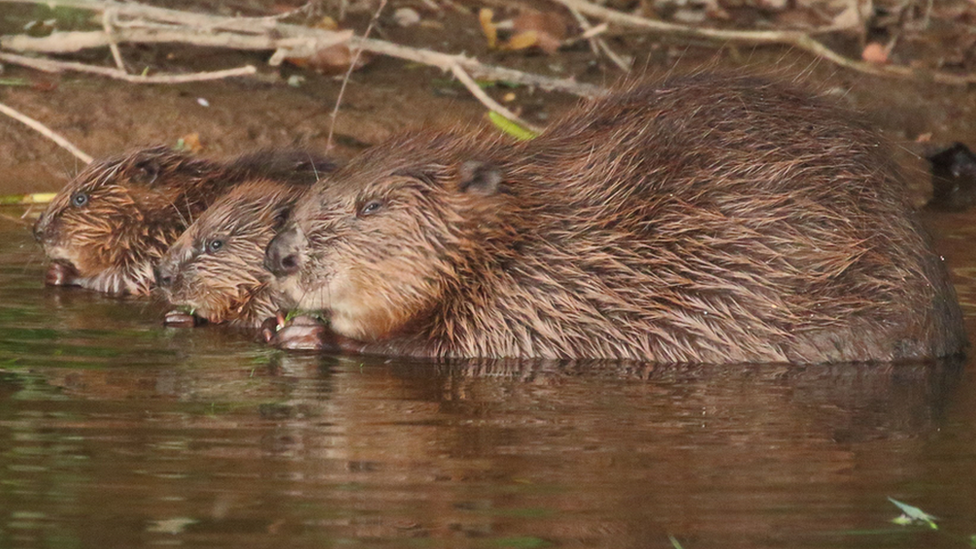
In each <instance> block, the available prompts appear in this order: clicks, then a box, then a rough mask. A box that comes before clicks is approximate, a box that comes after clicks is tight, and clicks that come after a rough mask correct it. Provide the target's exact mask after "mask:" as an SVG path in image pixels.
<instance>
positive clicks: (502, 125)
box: [488, 111, 539, 141]
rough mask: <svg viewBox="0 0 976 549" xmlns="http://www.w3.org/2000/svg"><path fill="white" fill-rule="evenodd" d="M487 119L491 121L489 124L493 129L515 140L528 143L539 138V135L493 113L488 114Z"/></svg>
mask: <svg viewBox="0 0 976 549" xmlns="http://www.w3.org/2000/svg"><path fill="white" fill-rule="evenodd" d="M488 119H489V120H491V123H492V124H494V125H495V127H497V128H498V129H500V130H501V131H503V132H505V133H507V134H508V135H510V136H512V137H514V138H515V139H521V140H522V141H528V140H529V139H535V138H536V137H539V134H537V133H535V132H534V131H532V130H529V129H526V128H523V127H522V126H519V125H518V124H516V123H515V122H512V121H511V120H509V119H507V118H505V117H504V116H502V115H500V114H498V113H497V112H495V111H489V112H488Z"/></svg>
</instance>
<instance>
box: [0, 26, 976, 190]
mask: <svg viewBox="0 0 976 549" xmlns="http://www.w3.org/2000/svg"><path fill="white" fill-rule="evenodd" d="M434 20H435V22H436V23H437V25H435V26H434V27H431V26H426V27H419V28H415V29H412V30H411V29H388V30H387V31H386V36H387V38H389V39H393V40H395V41H397V42H399V43H404V44H409V45H412V46H419V47H428V48H431V49H436V50H438V51H445V52H461V51H463V52H466V53H467V54H469V55H476V56H478V58H479V59H480V60H482V61H483V62H488V63H494V64H499V65H505V66H510V67H513V68H518V69H521V70H526V71H531V72H537V73H540V74H546V75H548V76H555V77H569V76H573V77H575V78H577V79H578V80H580V81H586V82H591V83H596V84H600V85H609V84H612V83H613V82H615V81H617V80H618V79H620V78H621V77H622V73H621V72H620V71H619V70H617V69H615V68H614V67H613V66H612V65H610V64H609V63H608V62H607V61H606V60H597V59H596V58H595V57H594V55H593V54H592V53H591V52H590V51H589V49H587V48H586V47H585V45H581V46H580V47H579V48H571V49H568V50H565V51H564V50H560V51H559V52H557V53H556V54H555V55H542V54H538V53H536V54H526V53H524V52H517V53H513V52H509V53H499V52H489V51H488V50H487V48H486V46H485V44H484V37H483V36H482V34H481V31H480V28H479V26H478V20H477V16H476V15H475V14H474V13H458V12H451V11H445V13H443V14H440V15H438V18H434ZM615 47H616V48H617V49H618V50H619V51H620V53H623V54H627V55H630V56H632V57H633V58H634V59H635V63H634V66H635V67H637V69H636V70H635V72H634V74H636V75H651V77H661V76H663V75H666V74H670V73H675V72H676V73H683V72H688V71H694V70H701V69H702V68H707V69H711V70H734V71H743V70H748V71H751V72H757V73H769V74H772V75H774V76H775V77H777V78H783V79H790V80H793V79H799V80H801V81H803V82H806V83H807V84H808V85H809V86H810V87H811V88H813V89H815V90H816V91H818V92H821V93H826V94H829V95H834V96H836V97H838V98H839V99H840V101H842V102H846V103H848V104H849V105H850V106H851V107H853V108H855V109H857V110H860V111H862V112H865V113H866V115H867V116H868V117H869V118H870V119H871V120H872V121H873V122H874V123H875V124H877V125H878V126H879V127H880V128H882V129H883V130H884V131H885V132H886V134H887V135H888V137H889V139H891V140H892V141H893V142H894V143H895V144H896V147H895V148H896V153H897V154H898V156H899V161H901V162H902V163H903V164H905V165H906V167H907V168H908V171H909V173H910V174H911V175H912V177H911V179H912V185H913V187H915V188H917V189H918V193H919V200H921V199H922V198H921V197H922V195H923V193H924V192H927V189H928V185H929V183H928V175H927V173H926V169H927V168H926V165H925V163H924V162H922V161H920V160H919V159H918V158H917V154H918V153H919V152H920V151H922V150H923V147H924V146H925V145H920V144H917V143H916V141H917V140H919V139H920V138H921V139H922V140H925V139H930V140H931V142H933V143H944V142H951V141H956V140H959V141H968V142H970V143H973V142H974V141H976V135H974V132H973V128H972V122H971V120H972V114H973V112H974V109H976V95H974V94H973V93H971V92H968V91H966V90H965V89H964V88H959V87H950V86H945V85H935V84H927V83H919V82H908V81H900V80H892V79H887V78H881V77H873V76H867V75H863V74H859V73H855V72H852V71H848V70H844V69H838V68H837V67H835V66H833V65H829V64H827V63H826V62H824V61H817V60H815V59H812V58H811V57H810V56H808V55H806V54H802V53H799V52H795V51H794V52H791V51H788V50H785V49H783V48H775V47H765V48H756V49H750V48H743V47H741V46H740V47H739V48H737V49H735V50H734V51H733V50H721V49H714V48H708V47H700V46H689V45H687V44H667V43H662V42H661V41H660V40H658V39H655V38H654V37H648V36H643V37H639V38H628V39H626V40H619V41H617V42H616V43H615ZM123 55H124V56H125V58H126V59H127V60H128V61H130V63H131V64H132V65H133V66H134V67H135V66H138V67H153V68H154V69H156V70H165V71H168V72H191V71H201V70H216V69H221V68H228V67H236V66H241V65H244V64H254V65H255V66H257V67H259V71H260V73H259V74H258V75H256V76H253V77H240V78H234V79H228V80H222V81H213V82H204V83H194V84H181V85H138V84H129V83H125V82H119V81H114V80H109V79H104V78H99V77H93V76H88V75H81V74H69V73H65V74H62V75H47V74H42V73H38V72H36V71H32V70H28V69H23V68H19V67H15V66H11V65H7V66H6V67H5V70H4V74H3V75H4V77H5V78H23V79H25V80H26V81H28V82H30V84H31V85H30V86H24V87H20V86H18V87H11V86H3V87H0V101H3V102H4V103H6V104H8V105H10V106H11V107H13V108H15V109H18V110H20V111H21V112H23V113H25V114H28V115H29V116H32V117H34V118H36V119H38V120H40V121H41V122H42V123H44V124H46V125H48V126H49V127H50V128H52V129H53V130H55V131H57V132H59V133H61V134H62V135H64V136H65V137H66V138H68V139H69V140H70V141H72V142H73V143H75V144H76V145H77V146H79V147H80V148H81V149H82V150H84V151H86V152H87V153H89V154H91V155H93V156H95V157H100V156H104V155H108V154H114V153H116V152H118V151H120V150H124V149H128V148H132V147H135V146H141V145H147V144H159V143H162V144H169V145H175V144H176V143H177V141H178V140H179V139H181V138H183V137H185V136H187V135H190V134H197V135H198V136H199V139H200V142H201V144H202V146H203V151H202V152H203V153H204V154H208V155H232V154H236V153H239V152H241V151H244V150H247V149H252V148H255V147H262V146H274V145H282V146H284V145H295V144H299V145H307V146H310V147H313V148H316V149H319V150H324V149H325V147H326V143H327V137H328V134H329V129H330V125H331V123H332V116H331V115H332V111H333V108H334V106H335V103H336V98H337V96H338V94H339V89H340V86H341V78H340V77H334V76H323V75H320V74H316V73H314V72H311V71H307V70H303V69H299V68H295V67H289V66H284V67H282V68H272V67H269V66H267V64H266V63H265V61H266V59H267V57H268V56H267V55H266V54H260V53H239V52H228V51H220V50H201V49H198V48H189V47H175V46H155V47H151V48H149V47H145V46H140V47H128V48H123ZM86 56H87V57H88V59H86V61H87V62H90V63H103V64H106V65H110V64H111V61H110V56H109V54H108V52H99V53H97V54H95V53H89V54H86ZM295 76H297V77H300V79H301V80H302V81H301V83H300V84H299V85H297V86H293V85H289V83H288V81H289V78H292V77H295ZM488 92H489V93H490V94H491V95H493V96H494V97H495V98H496V99H497V100H499V101H500V102H503V103H504V104H505V105H506V106H508V107H509V108H512V109H513V110H515V111H517V112H519V113H520V114H521V115H522V116H524V117H525V118H526V119H527V120H528V121H530V122H532V123H535V124H538V125H540V126H544V125H545V124H546V123H547V121H549V120H550V119H551V118H552V117H553V116H556V115H558V113H560V112H562V111H563V110H565V109H566V108H568V107H570V106H572V105H573V104H575V102H576V101H577V99H576V98H575V97H571V96H568V95H564V94H557V93H546V92H541V91H537V90H530V89H527V88H517V89H510V88H504V87H495V88H490V89H489V90H488ZM485 112H486V109H485V108H484V107H483V106H482V105H481V104H480V103H478V102H477V101H475V100H474V99H473V98H472V97H471V96H470V94H469V93H468V92H467V91H466V90H464V89H463V88H462V87H460V86H459V85H458V84H457V83H456V82H452V81H451V79H450V78H449V76H447V75H444V74H443V73H441V72H440V71H438V70H436V69H432V68H428V67H422V66H417V65H412V64H409V63H406V62H403V61H400V60H396V59H391V58H382V57H380V58H376V59H374V60H373V61H372V62H371V63H370V64H369V65H368V66H367V67H366V68H364V69H362V70H360V71H358V72H356V73H355V74H354V75H353V77H352V79H351V81H350V82H349V85H348V87H347V89H346V92H345V95H344V97H343V100H342V105H341V109H340V111H339V115H338V117H337V118H336V119H335V137H334V141H335V144H336V148H335V150H334V154H335V155H336V156H337V157H338V158H340V159H342V158H348V157H349V156H351V155H354V154H355V153H356V152H357V151H359V150H362V149H363V148H365V147H368V146H369V145H370V144H373V143H377V142H379V141H382V140H384V139H385V138H387V137H388V136H390V135H391V134H392V133H394V132H397V131H399V130H402V129H406V128H416V127H421V126H444V125H450V124H462V125H464V124H484V123H485V122H484V114H485ZM929 134H930V135H929ZM79 168H80V164H79V161H78V160H76V159H75V158H74V157H73V156H71V155H70V154H68V153H67V152H65V151H63V150H62V149H60V148H59V147H57V146H56V145H54V144H53V143H52V142H50V141H48V140H47V139H45V138H43V137H41V136H40V135H38V134H37V133H35V132H34V131H33V130H31V129H29V128H27V127H25V126H23V125H22V124H20V123H19V122H16V121H14V120H11V119H9V118H6V117H0V193H3V194H8V193H21V192H37V191H51V190H56V189H58V188H60V186H61V185H62V184H63V183H64V182H65V181H66V180H67V179H68V178H69V177H70V176H71V175H72V174H74V173H75V172H77V171H78V169H79Z"/></svg>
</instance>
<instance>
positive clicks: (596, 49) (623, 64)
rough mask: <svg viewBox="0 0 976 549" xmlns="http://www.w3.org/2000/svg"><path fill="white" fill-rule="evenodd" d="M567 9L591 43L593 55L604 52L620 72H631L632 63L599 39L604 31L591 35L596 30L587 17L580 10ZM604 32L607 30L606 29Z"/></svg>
mask: <svg viewBox="0 0 976 549" xmlns="http://www.w3.org/2000/svg"><path fill="white" fill-rule="evenodd" d="M567 8H568V9H569V12H570V13H572V14H573V17H574V18H575V19H576V22H577V23H579V26H580V28H582V29H583V34H584V35H585V36H586V40H587V41H589V43H590V49H591V50H593V53H595V54H598V55H599V53H600V52H601V51H602V52H603V54H604V55H606V56H607V58H608V59H610V61H613V64H614V65H617V67H618V68H620V70H622V71H624V72H630V63H628V62H627V61H625V60H624V58H622V57H620V55H618V54H617V52H615V51H613V50H612V49H610V45H609V44H607V41H606V40H604V39H602V38H600V37H599V34H601V33H602V32H603V31H599V32H593V33H591V31H593V30H594V27H593V25H591V24H590V22H589V21H587V20H586V18H585V17H583V14H582V13H580V12H579V10H576V9H574V8H570V7H569V6H567ZM604 25H605V23H604ZM604 30H606V28H605V27H604Z"/></svg>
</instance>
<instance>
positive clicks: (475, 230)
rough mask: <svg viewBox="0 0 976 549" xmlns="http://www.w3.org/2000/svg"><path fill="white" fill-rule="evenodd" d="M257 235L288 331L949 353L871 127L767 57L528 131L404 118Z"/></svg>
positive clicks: (925, 266) (898, 354)
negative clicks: (306, 316)
mask: <svg viewBox="0 0 976 549" xmlns="http://www.w3.org/2000/svg"><path fill="white" fill-rule="evenodd" d="M328 179H329V181H328V184H327V185H324V184H317V185H313V187H312V189H311V190H310V191H309V194H308V195H307V197H306V199H304V200H303V201H302V202H301V203H300V204H299V205H298V206H297V207H296V209H295V211H294V212H293V215H292V219H291V221H290V222H289V224H288V225H287V226H286V227H285V228H284V229H283V230H282V232H281V233H279V235H278V236H277V237H275V239H274V240H273V241H272V242H271V244H270V245H269V247H268V251H267V256H266V264H267V266H268V267H269V269H270V270H272V271H273V272H274V273H275V274H276V275H277V276H278V280H277V282H276V283H277V284H278V285H279V287H280V288H282V291H284V292H285V293H286V294H287V296H288V297H289V301H288V303H289V305H290V306H293V307H298V308H300V309H305V310H320V311H322V313H323V315H324V316H325V317H326V318H327V319H328V322H329V331H325V332H323V331H320V332H319V333H317V334H312V335H315V337H314V338H312V339H313V340H309V339H306V338H307V337H308V336H309V335H310V334H309V330H308V325H307V323H301V324H299V325H298V326H296V327H295V334H291V333H289V332H290V327H288V326H286V327H284V329H282V330H281V331H279V332H278V333H277V334H276V335H275V336H274V338H273V339H274V340H275V342H276V343H277V344H278V345H280V346H283V347H296V346H297V347H302V346H307V347H324V348H330V349H335V348H336V347H338V348H339V349H342V350H351V351H356V352H362V353H379V354H398V355H412V356H419V357H438V358H450V357H516V358H529V357H532V358H554V359H562V358H605V359H633V360H639V361H647V362H653V363H703V364H707V363H738V362H742V363H745V362H750V363H770V362H778V363H823V362H847V361H898V360H915V359H926V358H931V357H940V356H945V355H953V354H956V353H959V352H961V351H962V349H963V348H964V346H965V344H966V336H965V333H964V329H963V324H962V315H961V311H960V308H959V305H958V302H957V300H956V296H955V292H954V289H953V288H952V286H951V284H950V283H949V280H948V275H947V271H946V268H945V266H944V265H943V263H942V259H941V258H940V257H939V256H938V255H936V253H935V252H934V251H933V248H932V246H931V244H930V241H929V239H928V237H927V236H926V234H925V232H924V230H923V228H922V227H921V226H920V224H919V221H918V220H917V219H916V217H915V216H914V212H913V211H912V210H911V206H910V204H909V202H908V199H907V192H906V186H905V184H904V182H903V180H902V177H901V176H900V174H899V171H898V169H897V168H896V166H895V165H894V163H893V162H892V160H891V159H890V157H889V156H888V155H887V154H886V153H885V146H884V144H883V142H882V139H881V138H880V137H879V136H878V134H877V133H876V132H874V131H872V130H871V129H870V128H869V127H868V126H867V125H865V124H864V123H862V122H859V121H857V117H856V116H853V115H852V114H851V113H850V112H848V111H847V110H846V109H843V108H841V107H839V106H836V105H834V104H832V103H830V102H828V101H826V100H822V99H819V98H817V97H814V96H812V95H810V94H808V93H807V92H804V91H803V90H801V89H799V88H797V87H794V86H791V85H787V84H783V83H777V82H773V81H768V80H766V79H763V78H760V77H753V76H748V77H745V76H733V75H714V74H698V75H693V76H689V77H683V78H676V79H672V80H667V81H664V82H662V83H659V84H650V83H636V84H630V85H628V86H624V87H622V88H620V89H617V90H616V91H615V92H613V93H610V94H608V95H606V96H604V97H602V98H599V99H596V100H594V101H593V102H591V103H589V104H588V105H584V106H581V107H579V108H577V109H576V110H573V111H571V112H569V113H568V114H567V115H566V116H565V117H563V118H562V119H561V120H560V121H558V122H555V123H554V125H553V126H551V127H550V128H549V129H548V130H547V131H546V132H545V133H543V134H542V135H541V136H540V137H537V138H536V139H533V140H530V141H525V142H519V143H510V142H507V141H506V140H505V139H504V138H501V137H493V136H490V135H485V134H484V133H479V132H477V131H475V132H470V131H465V130H461V129H448V130H441V131H437V130H426V131H420V132H414V133H409V134H406V135H402V136H400V137H395V138H393V139H392V140H390V141H388V142H386V143H385V144H381V145H378V146H376V147H374V148H372V149H370V150H368V151H366V152H365V153H363V154H362V155H361V156H359V157H357V158H355V159H353V160H352V161H351V162H350V163H349V164H348V165H347V166H345V167H344V168H341V169H339V170H338V171H337V172H335V173H333V174H331V175H330V176H329V178H328Z"/></svg>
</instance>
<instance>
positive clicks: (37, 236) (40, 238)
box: [32, 213, 50, 244]
mask: <svg viewBox="0 0 976 549" xmlns="http://www.w3.org/2000/svg"><path fill="white" fill-rule="evenodd" d="M48 225H50V223H48V216H46V215H44V214H43V213H42V214H41V217H38V218H37V222H36V223H34V230H33V231H32V232H33V233H34V240H36V241H37V242H38V243H40V244H43V243H44V237H45V233H46V232H47V227H48Z"/></svg>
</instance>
